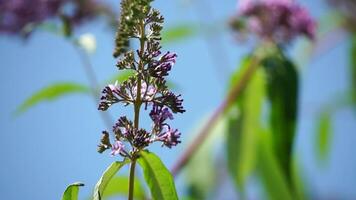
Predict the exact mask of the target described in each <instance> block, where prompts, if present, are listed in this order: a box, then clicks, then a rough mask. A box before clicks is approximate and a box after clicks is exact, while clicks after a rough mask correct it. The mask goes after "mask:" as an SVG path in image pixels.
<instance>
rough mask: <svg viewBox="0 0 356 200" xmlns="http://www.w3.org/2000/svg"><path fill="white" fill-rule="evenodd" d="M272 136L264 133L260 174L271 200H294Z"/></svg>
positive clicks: (259, 155) (261, 144) (261, 146)
mask: <svg viewBox="0 0 356 200" xmlns="http://www.w3.org/2000/svg"><path fill="white" fill-rule="evenodd" d="M270 137H271V134H267V133H262V132H261V138H260V142H259V148H258V165H257V167H258V169H259V170H258V172H259V174H260V177H261V180H262V182H263V185H264V186H265V190H266V192H267V194H268V197H269V199H271V200H292V193H291V192H290V189H289V187H288V181H287V179H286V177H285V176H284V175H283V172H282V170H281V168H280V165H279V164H278V161H277V159H276V157H275V154H274V151H273V149H272V145H271V142H272V141H271V138H270Z"/></svg>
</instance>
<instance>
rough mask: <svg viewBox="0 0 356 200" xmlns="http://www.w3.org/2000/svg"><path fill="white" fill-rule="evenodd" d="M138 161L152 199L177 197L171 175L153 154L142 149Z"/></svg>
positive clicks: (170, 199) (172, 199)
mask: <svg viewBox="0 0 356 200" xmlns="http://www.w3.org/2000/svg"><path fill="white" fill-rule="evenodd" d="M138 163H139V164H140V166H141V167H142V169H143V175H144V177H145V180H146V183H147V184H148V187H149V188H150V191H151V195H152V199H165V200H174V199H178V196H177V192H176V187H175V184H174V180H173V177H172V175H171V173H170V172H169V171H168V169H167V168H166V167H165V166H164V164H163V163H162V161H161V160H160V159H159V157H157V156H156V155H155V154H153V153H150V152H147V151H142V152H141V154H140V157H139V158H138Z"/></svg>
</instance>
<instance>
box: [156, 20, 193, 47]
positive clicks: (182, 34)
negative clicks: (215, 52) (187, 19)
mask: <svg viewBox="0 0 356 200" xmlns="http://www.w3.org/2000/svg"><path fill="white" fill-rule="evenodd" d="M196 34H197V27H196V26H194V25H187V24H185V25H178V26H174V27H170V28H167V29H165V30H164V31H163V32H162V42H163V43H174V42H179V41H181V40H184V39H187V38H190V37H193V36H195V35H196Z"/></svg>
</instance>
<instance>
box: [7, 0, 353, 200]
mask: <svg viewBox="0 0 356 200" xmlns="http://www.w3.org/2000/svg"><path fill="white" fill-rule="evenodd" d="M23 2H27V3H23ZM23 2H22V3H21V0H16V1H11V2H10V1H8V2H5V1H0V11H1V13H0V24H1V26H0V27H1V28H0V32H1V33H2V35H1V37H0V46H1V47H0V57H1V60H2V64H1V66H2V70H3V72H2V73H1V76H0V78H1V89H2V91H3V92H4V94H3V98H2V101H1V102H2V104H1V110H2V114H1V115H0V119H1V121H0V122H1V127H2V131H1V137H2V138H1V143H0V148H1V155H2V159H3V163H4V164H3V165H2V167H1V168H0V169H1V170H0V171H1V172H0V175H1V177H3V178H2V180H1V186H2V189H0V191H1V192H2V195H3V198H4V199H54V198H59V197H60V196H61V193H62V191H63V190H64V188H65V186H66V185H68V184H69V183H70V182H71V181H72V180H81V181H82V182H85V183H86V184H85V187H80V190H81V191H82V192H81V193H82V194H81V195H80V196H81V197H82V198H85V197H87V196H90V195H91V194H92V189H93V188H94V185H95V182H96V180H97V179H98V177H100V175H101V173H102V171H103V170H104V169H105V168H106V167H107V165H108V163H110V162H112V160H113V159H115V158H110V157H107V158H103V156H100V155H97V154H96V153H95V149H96V146H95V145H96V142H97V139H98V138H99V137H100V129H101V128H102V126H103V124H104V125H106V126H109V125H110V124H111V122H112V121H113V120H114V119H115V117H117V116H118V114H117V113H116V112H118V113H128V112H127V110H125V109H123V110H120V109H117V110H116V111H114V112H111V113H110V114H103V113H100V114H98V113H97V111H96V104H97V102H98V98H99V97H98V96H99V92H100V91H99V88H102V87H103V86H104V85H106V84H108V83H113V82H115V81H118V82H121V81H123V80H125V79H126V78H127V77H128V76H129V75H130V74H129V73H127V74H126V73H120V74H118V73H117V71H116V70H115V69H114V63H115V61H114V59H112V57H111V53H112V50H113V40H114V30H115V26H116V24H117V23H116V18H117V16H118V14H119V13H117V10H118V3H119V2H118V1H114V0H110V1H103V2H101V1H94V0H53V1H48V2H51V3H48V5H47V4H44V3H43V2H47V1H43V2H42V4H44V6H42V7H36V4H38V5H40V3H39V1H37V0H34V1H25V0H23ZM296 2H298V3H300V4H301V5H303V6H305V7H306V8H307V9H308V10H309V12H310V13H311V15H312V16H313V17H314V18H315V19H316V20H317V29H316V36H315V38H314V39H313V40H311V41H310V40H306V39H297V40H296V41H293V42H291V43H290V44H288V45H287V46H286V47H285V46H283V47H281V45H279V44H278V42H276V41H274V42H273V41H272V42H270V41H268V42H260V41H258V42H257V41H256V38H253V39H252V41H250V40H248V41H246V40H245V39H246V38H244V37H240V36H243V35H239V36H237V37H236V35H234V34H235V32H233V31H231V28H230V27H229V24H231V20H232V17H234V16H235V15H236V14H237V9H236V7H237V5H238V4H239V3H243V0H242V2H236V1H234V0H231V1H226V2H224V3H221V2H218V1H212V0H211V1H210V0H176V1H170V2H163V1H159V0H156V1H155V3H154V4H155V6H157V7H158V8H159V9H160V10H161V11H162V13H163V15H164V16H166V22H165V24H166V26H165V28H164V33H163V36H162V41H163V46H164V47H165V46H168V47H170V49H173V50H174V49H176V50H177V53H178V55H179V58H178V64H177V66H175V67H176V69H175V70H176V71H177V76H176V77H175V76H173V77H171V78H172V80H171V81H170V83H169V85H170V87H171V88H173V89H174V90H177V91H179V92H180V93H183V94H184V96H185V97H187V99H186V101H185V103H186V105H187V111H188V112H187V115H186V116H182V117H180V118H179V119H178V121H180V122H177V126H178V127H180V129H181V130H182V132H183V135H184V137H183V143H182V144H181V145H180V147H179V148H177V149H175V150H172V151H171V152H169V153H164V154H163V153H161V152H160V147H159V146H157V147H156V148H154V149H153V151H156V152H157V153H158V154H159V155H161V156H162V159H163V161H164V163H167V165H168V167H170V168H174V167H175V166H176V165H175V164H176V162H178V161H179V158H180V157H181V156H182V155H183V154H185V152H186V150H187V148H189V145H190V144H194V140H196V139H195V138H196V136H197V135H199V134H201V132H202V130H203V129H204V127H206V126H207V124H208V123H209V122H210V121H209V118H211V116H213V113H216V112H219V109H220V107H219V106H220V105H221V104H222V103H224V102H225V101H224V100H225V99H226V98H227V97H228V96H229V94H231V91H233V90H234V87H236V85H241V83H243V84H242V85H243V87H242V89H241V91H240V90H239V91H240V92H239V93H238V95H235V96H234V97H235V98H233V99H232V101H231V102H229V103H227V104H228V105H226V108H225V109H220V112H221V113H220V115H219V117H217V118H216V120H215V121H214V124H213V125H212V128H211V129H209V131H208V132H209V133H207V137H205V139H204V141H202V142H201V145H199V148H197V149H196V151H194V154H193V155H192V157H191V158H190V159H189V162H188V163H187V165H185V166H184V167H183V168H182V169H181V173H182V174H177V176H176V180H177V183H176V185H177V190H178V193H179V196H180V197H181V198H182V199H355V198H356V193H355V191H354V185H355V184H356V173H355V172H354V168H355V167H356V160H355V158H354V156H353V155H354V153H355V148H354V147H353V146H354V142H356V136H355V133H356V126H355V124H356V123H355V106H356V17H355V13H354V11H355V9H356V3H355V1H353V0H318V1H306V0H305V1H303V0H300V1H296ZM21 5H22V6H23V7H21ZM45 11H46V12H45ZM29 16H33V17H32V18H31V17H29ZM14 24H16V26H15V25H14ZM239 28H240V27H239ZM247 36H249V34H247ZM257 38H258V37H257ZM236 39H237V40H238V41H236ZM131 45H133V46H135V45H136V44H131ZM180 60H182V61H180ZM256 60H257V61H256ZM180 62H181V63H180ZM256 63H257V64H256ZM65 65H67V66H65ZM252 65H256V66H255V67H254V69H253V73H250V72H249V70H251V68H252ZM80 67H81V68H80ZM246 74H250V75H249V78H248V79H246V77H245V76H246ZM245 79H246V80H245ZM41 88H42V89H41ZM83 94H84V95H83ZM72 96H73V97H72ZM87 97H90V98H92V100H94V103H95V104H93V102H87V101H89V100H87V99H88V98H87ZM47 101H51V102H52V103H50V104H46V103H45V102H47ZM184 118H186V119H184ZM99 120H102V122H100V121H99ZM102 123H103V124H102ZM141 174H142V172H141ZM142 180H143V177H142V175H139V176H138V179H137V181H136V184H137V185H136V186H135V188H136V191H135V197H136V198H137V199H146V198H147V197H149V193H148V192H147V191H148V189H147V186H146V185H145V184H143V181H142ZM127 182H128V180H127V177H126V176H125V173H120V174H118V175H117V176H116V177H114V178H113V179H111V181H110V182H109V183H108V187H107V188H106V190H105V191H104V199H114V198H116V197H117V196H121V197H124V196H126V195H127V192H128V188H127V184H128V183H127ZM78 186H82V185H81V184H79V183H75V184H73V185H71V186H70V187H69V188H68V189H67V190H71V191H72V190H73V192H75V193H76V192H78ZM40 188H41V189H40Z"/></svg>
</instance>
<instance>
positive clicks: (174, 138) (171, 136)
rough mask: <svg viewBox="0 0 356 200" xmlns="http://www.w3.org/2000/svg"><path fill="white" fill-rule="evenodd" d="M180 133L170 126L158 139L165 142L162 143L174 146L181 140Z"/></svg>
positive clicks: (170, 146) (169, 146)
mask: <svg viewBox="0 0 356 200" xmlns="http://www.w3.org/2000/svg"><path fill="white" fill-rule="evenodd" d="M180 135H181V133H180V132H179V131H178V130H177V129H175V130H173V129H170V128H169V129H168V131H166V132H164V133H162V134H160V135H159V137H158V139H157V140H158V141H161V142H163V144H162V145H164V146H166V147H168V148H172V146H176V145H177V144H179V143H180V142H181V141H180V140H179V138H180Z"/></svg>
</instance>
